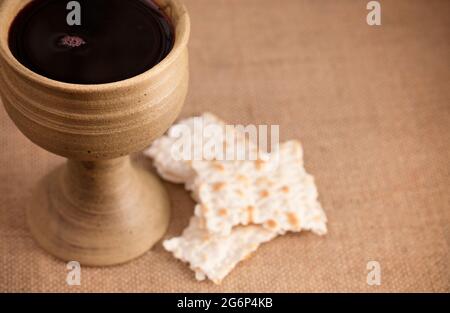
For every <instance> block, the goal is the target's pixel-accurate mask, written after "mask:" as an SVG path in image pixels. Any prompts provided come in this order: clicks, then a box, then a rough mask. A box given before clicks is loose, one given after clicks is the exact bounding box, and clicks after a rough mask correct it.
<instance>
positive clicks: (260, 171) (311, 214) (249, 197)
mask: <svg viewBox="0 0 450 313" xmlns="http://www.w3.org/2000/svg"><path fill="white" fill-rule="evenodd" d="M275 153H277V154H278V155H276V154H273V155H272V156H271V157H270V158H269V161H267V162H263V163H261V162H260V163H258V166H257V167H255V166H254V161H222V162H218V161H217V162H216V163H219V164H221V165H222V168H223V170H221V171H217V170H216V169H215V168H214V167H211V166H210V164H209V163H208V162H205V161H196V162H193V163H192V166H193V168H194V170H195V172H196V174H197V177H196V179H195V181H194V182H193V189H194V194H195V198H196V200H197V201H198V202H199V203H200V204H202V205H205V206H207V207H208V208H209V210H208V211H204V210H195V214H196V215H197V216H198V217H201V218H203V219H204V220H205V226H206V228H207V229H208V231H210V232H211V233H214V234H219V235H223V236H225V235H228V234H230V233H231V231H232V229H233V227H235V226H237V225H248V224H262V225H264V227H267V228H268V229H269V230H271V231H276V232H277V233H278V234H284V233H286V232H288V231H293V232H299V231H301V230H311V231H313V232H314V233H316V234H319V235H323V234H325V233H326V232H327V228H326V222H327V220H326V216H325V213H324V212H323V209H322V207H321V205H320V203H319V201H318V200H317V197H318V193H317V189H316V186H315V183H314V178H313V177H312V176H311V175H309V174H307V173H306V171H305V169H304V167H303V153H302V149H301V145H300V143H299V142H297V141H290V142H287V143H284V144H282V145H281V146H280V149H279V150H278V151H277V152H275ZM236 177H246V179H245V180H242V179H236ZM221 182H226V184H225V185H221V188H217V185H218V184H219V183H221ZM238 194H239V195H240V196H237V195H238ZM224 208H226V209H227V214H220V211H221V210H223V209H224ZM249 208H251V210H249ZM269 221H272V222H269Z"/></svg>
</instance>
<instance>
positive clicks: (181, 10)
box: [0, 0, 191, 93]
mask: <svg viewBox="0 0 450 313" xmlns="http://www.w3.org/2000/svg"><path fill="white" fill-rule="evenodd" d="M11 1H16V0H4V1H3V2H0V20H3V19H4V17H3V16H2V15H3V14H4V12H2V10H1V9H2V5H5V4H6V3H7V2H11ZM30 1H32V0H30ZM30 1H28V2H24V4H23V6H21V7H20V8H19V10H18V11H17V13H18V12H19V11H20V10H21V9H22V8H23V7H24V6H25V5H26V4H27V3H29V2H30ZM154 1H155V2H156V3H157V4H158V5H160V4H161V2H166V3H172V4H173V6H172V7H173V8H174V9H175V10H176V11H177V12H176V14H177V15H178V17H177V19H176V22H175V21H174V19H173V18H172V17H171V21H172V23H173V27H174V30H175V41H174V45H173V47H172V49H171V51H170V52H169V54H168V55H167V56H166V57H165V58H164V59H163V60H161V61H160V62H159V63H158V64H156V65H155V66H153V67H152V68H150V69H148V70H146V71H145V72H143V73H141V74H138V75H135V76H133V77H130V78H127V79H123V80H119V81H115V82H110V83H102V84H74V83H66V82H62V81H58V80H54V79H51V78H48V77H46V76H43V75H41V74H38V73H36V72H34V71H32V70H30V69H29V68H27V67H26V66H25V65H23V64H22V63H20V62H19V60H17V58H16V57H15V56H14V55H13V54H12V52H11V50H10V47H9V43H8V38H7V37H8V36H6V38H5V36H1V35H0V57H1V58H2V59H3V60H4V61H5V62H6V63H7V64H8V66H10V67H11V68H13V69H14V70H15V71H16V72H18V73H19V74H20V75H22V76H23V77H25V78H27V79H29V80H31V81H32V82H34V83H36V84H39V85H41V86H45V87H48V88H51V89H56V90H61V91H65V92H77V93H90V92H95V93H101V92H108V91H116V90H117V89H119V88H130V87H133V86H136V85H137V84H139V83H141V82H144V81H147V80H151V78H152V77H154V76H156V75H158V74H160V73H161V72H163V71H165V70H166V69H167V68H168V67H169V66H170V65H171V64H172V63H173V62H174V61H176V60H177V59H178V57H179V55H180V54H181V53H183V51H184V47H185V46H187V44H188V41H189V36H190V29H191V23H190V17H189V14H188V11H187V8H186V6H185V5H184V3H182V2H181V1H180V0H154ZM12 21H14V18H13V19H12V20H11V22H10V23H9V24H8V27H7V29H8V30H7V31H9V28H10V26H11V23H12Z"/></svg>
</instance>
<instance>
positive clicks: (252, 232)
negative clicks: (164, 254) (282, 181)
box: [163, 217, 276, 284]
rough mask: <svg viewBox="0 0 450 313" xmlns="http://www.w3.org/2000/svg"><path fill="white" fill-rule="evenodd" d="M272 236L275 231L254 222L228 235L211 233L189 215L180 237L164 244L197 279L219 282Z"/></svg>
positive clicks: (199, 221)
mask: <svg viewBox="0 0 450 313" xmlns="http://www.w3.org/2000/svg"><path fill="white" fill-rule="evenodd" d="M275 237H276V233H275V232H272V231H269V230H267V229H265V228H263V227H261V226H256V225H250V226H239V227H236V228H234V229H233V230H232V231H231V233H230V234H228V235H227V236H216V235H210V234H209V232H208V231H206V230H205V229H204V228H202V223H201V220H200V218H198V217H192V218H191V220H190V224H189V226H188V227H187V228H186V229H185V230H184V231H183V234H182V235H181V237H176V238H172V239H170V240H166V241H164V242H163V246H164V248H165V249H166V250H167V251H170V252H172V253H173V255H174V256H175V257H176V258H177V259H180V260H181V261H183V262H187V263H189V265H190V268H191V269H192V270H193V271H194V272H195V277H196V279H197V280H204V279H206V278H208V279H210V280H212V281H213V282H214V283H216V284H220V282H221V281H222V280H223V279H224V278H225V276H227V275H228V274H229V273H230V272H231V271H232V270H233V269H234V268H235V266H236V265H237V264H238V263H239V262H241V261H242V260H245V259H246V258H248V257H249V256H250V255H251V253H253V252H254V251H256V250H257V248H258V247H259V246H260V245H261V244H262V243H264V242H267V241H270V240H272V239H273V238H275Z"/></svg>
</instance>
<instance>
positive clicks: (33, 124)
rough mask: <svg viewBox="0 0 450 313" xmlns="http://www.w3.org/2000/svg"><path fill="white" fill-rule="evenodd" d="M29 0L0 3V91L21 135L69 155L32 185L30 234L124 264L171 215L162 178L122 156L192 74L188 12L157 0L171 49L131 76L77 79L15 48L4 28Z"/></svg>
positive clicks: (151, 128) (50, 247)
mask: <svg viewBox="0 0 450 313" xmlns="http://www.w3.org/2000/svg"><path fill="white" fill-rule="evenodd" d="M30 1H31V0H3V1H0V96H1V99H2V100H3V104H4V106H5V109H6V111H7V112H8V114H9V116H10V117H11V119H12V120H13V121H14V123H15V124H16V125H17V127H18V128H19V129H20V130H21V131H22V133H24V134H25V136H27V137H28V138H29V139H30V140H31V141H33V142H34V143H35V144H37V145H39V146H41V147H42V148H44V149H46V150H48V151H50V152H53V153H55V154H58V155H61V156H64V157H66V158H68V159H69V160H68V162H67V164H65V165H64V166H62V167H60V168H58V169H56V170H55V171H53V172H51V173H50V174H49V175H47V176H46V177H45V178H44V179H43V180H42V181H41V182H40V184H39V185H38V186H37V188H36V190H35V192H34V194H33V199H32V200H31V202H30V205H29V207H28V211H27V217H28V224H29V226H30V229H31V232H32V234H33V236H34V238H35V239H36V240H37V242H38V243H39V244H40V245H41V246H42V247H43V248H44V249H45V250H47V251H48V252H50V253H51V254H53V255H55V256H57V257H59V258H61V259H64V260H73V261H78V262H80V263H81V264H84V265H93V266H102V265H113V264H118V263H123V262H126V261H129V260H131V259H133V258H136V257H138V256H140V255H142V254H143V253H145V252H146V251H147V250H149V249H150V248H151V247H152V246H153V245H154V244H155V243H156V242H157V241H158V240H159V239H160V238H161V237H162V236H163V234H164V233H165V231H166V229H167V226H168V222H169V215H170V207H169V199H168V196H167V193H166V191H165V189H164V188H163V186H162V185H161V182H160V181H159V180H158V179H157V178H156V177H154V176H153V175H152V174H150V173H149V172H148V171H145V170H143V169H141V168H138V167H136V166H135V165H133V164H132V163H131V162H130V159H129V156H128V155H129V154H130V153H133V152H136V151H139V150H142V149H143V148H145V147H147V146H148V145H149V144H150V143H151V142H152V141H153V140H154V139H155V138H157V137H158V136H160V135H162V134H163V133H164V132H165V131H166V130H167V128H168V127H169V126H170V125H171V124H172V123H173V121H174V120H175V119H176V117H177V116H178V114H179V112H180V110H181V107H182V105H183V102H184V100H185V97H186V93H187V89H188V78H189V74H188V49H187V43H188V39H189V32H190V22H189V16H188V13H187V11H186V8H185V7H184V6H183V5H182V4H180V2H179V1H178V0H157V1H156V2H157V3H158V4H159V5H160V7H161V8H162V9H163V10H164V11H165V12H166V13H167V15H168V16H169V17H170V18H171V20H172V22H173V24H174V26H175V36H176V37H175V46H174V48H173V50H172V51H171V52H170V54H169V55H168V56H167V57H166V58H165V59H164V60H163V61H162V62H161V63H159V64H158V65H156V66H155V67H154V68H152V69H150V70H148V71H147V72H145V73H143V74H141V75H138V76H135V77H133V78H130V79H127V80H123V81H120V82H115V83H109V84H101V85H77V84H67V83H62V82H58V81H54V80H51V79H48V78H45V77H43V76H41V75H38V74H36V73H34V72H32V71H30V70H29V69H27V68H26V67H25V66H23V65H22V64H20V63H19V62H18V61H17V60H16V59H15V58H14V56H13V55H12V54H11V51H10V50H9V47H8V31H9V28H10V25H11V23H12V21H13V19H14V18H15V16H16V15H17V13H18V12H19V11H20V10H21V9H22V8H23V7H24V6H25V5H26V4H27V3H28V2H30ZM112 66H114V65H113V64H112Z"/></svg>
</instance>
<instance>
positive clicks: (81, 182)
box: [27, 157, 170, 266]
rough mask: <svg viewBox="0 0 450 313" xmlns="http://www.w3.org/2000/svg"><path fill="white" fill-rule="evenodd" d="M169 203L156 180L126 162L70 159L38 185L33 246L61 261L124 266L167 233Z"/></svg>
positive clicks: (32, 209) (31, 214) (30, 214)
mask: <svg viewBox="0 0 450 313" xmlns="http://www.w3.org/2000/svg"><path fill="white" fill-rule="evenodd" d="M169 217H170V203H169V198H168V195H167V193H166V190H165V188H164V187H163V185H162V184H161V182H160V181H159V179H158V178H157V177H155V176H154V175H153V174H151V173H149V172H148V171H146V170H144V169H141V168H138V167H136V166H133V165H132V164H131V162H130V160H129V158H128V157H127V158H121V159H114V160H108V161H96V162H80V161H72V160H69V161H68V163H67V164H66V165H64V166H61V167H59V168H57V169H56V170H54V171H53V172H51V173H50V174H49V175H47V176H46V177H45V178H43V180H42V181H41V182H40V183H39V184H38V186H37V188H36V190H35V192H34V193H33V197H32V201H31V203H30V205H29V207H28V211H27V219H28V224H29V227H30V229H31V233H32V234H33V237H34V238H35V239H36V241H37V242H38V243H39V245H40V246H42V247H43V248H44V249H45V250H47V251H48V252H49V253H51V254H53V255H54V256H56V257H58V258H60V259H63V260H65V261H78V262H80V264H83V265H87V266H107V265H115V264H120V263H125V262H127V261H130V260H132V259H134V258H136V257H139V256H141V255H142V254H144V253H145V252H146V251H148V250H149V249H150V248H151V247H152V246H153V245H154V244H155V243H156V242H157V241H158V240H160V239H161V237H162V236H163V235H164V233H165V232H166V230H167V227H168V224H169Z"/></svg>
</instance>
